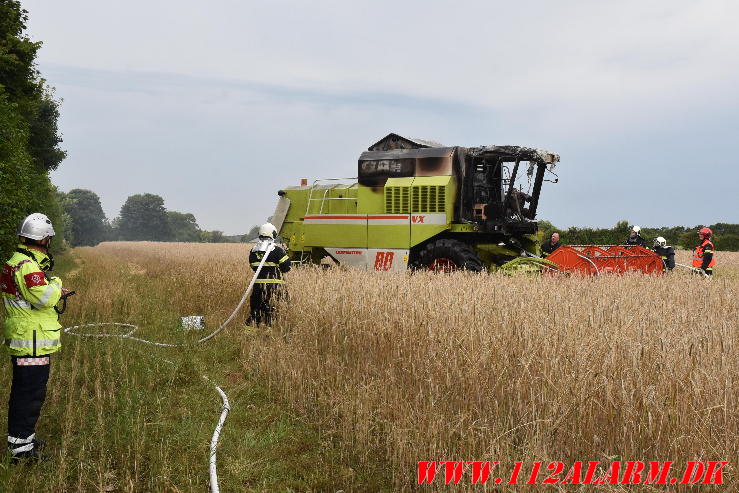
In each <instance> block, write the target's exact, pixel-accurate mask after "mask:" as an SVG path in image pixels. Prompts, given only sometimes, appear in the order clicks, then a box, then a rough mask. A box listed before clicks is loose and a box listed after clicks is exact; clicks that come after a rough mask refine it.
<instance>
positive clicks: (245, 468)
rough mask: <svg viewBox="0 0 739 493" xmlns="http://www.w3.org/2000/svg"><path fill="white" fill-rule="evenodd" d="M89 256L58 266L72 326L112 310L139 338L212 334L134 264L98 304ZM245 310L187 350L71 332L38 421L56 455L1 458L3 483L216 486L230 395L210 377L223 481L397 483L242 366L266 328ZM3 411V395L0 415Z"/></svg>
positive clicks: (237, 485)
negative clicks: (213, 458)
mask: <svg viewBox="0 0 739 493" xmlns="http://www.w3.org/2000/svg"><path fill="white" fill-rule="evenodd" d="M80 260H81V259H80ZM80 260H78V261H77V262H75V261H74V259H72V258H71V255H70V254H67V255H65V256H63V257H62V258H60V259H59V261H58V267H57V269H56V274H57V275H60V277H62V279H65V276H69V277H70V279H71V280H70V281H67V282H65V285H67V286H69V287H72V288H74V289H76V290H77V291H78V293H79V294H78V295H77V296H75V297H72V298H71V299H70V301H69V303H70V310H69V313H68V315H65V316H62V325H63V326H65V327H66V326H70V325H76V324H81V323H86V322H93V321H102V320H111V319H110V318H109V317H111V316H112V320H113V321H121V322H127V321H129V320H132V319H133V323H140V324H141V325H142V329H141V330H140V331H139V332H137V336H140V337H143V338H147V339H149V338H150V339H152V340H157V341H187V340H192V339H193V337H197V336H202V335H204V334H203V333H196V334H184V333H182V332H181V331H178V330H177V329H176V328H175V325H176V323H177V317H178V316H179V315H180V314H179V313H175V311H174V309H173V308H171V307H170V306H169V305H168V304H167V303H166V301H165V300H166V297H167V296H168V291H169V290H170V289H171V287H168V286H166V284H165V283H164V282H163V281H162V283H159V281H158V280H156V279H151V278H150V277H147V276H146V275H144V274H143V273H137V272H133V271H132V270H131V269H129V268H126V267H125V265H121V266H120V267H117V268H116V271H115V272H107V275H110V276H111V277H113V278H115V279H116V282H117V283H118V284H122V285H123V286H124V287H125V288H124V295H122V296H121V295H120V294H119V295H118V296H115V299H113V300H111V303H110V306H108V307H105V306H103V305H102V304H99V306H95V305H94V304H91V303H90V302H89V301H88V300H87V298H88V297H89V293H90V292H91V290H92V289H94V288H95V286H96V283H99V282H100V279H99V275H100V272H99V269H91V266H90V265H89V264H90V263H91V262H90V260H89V258H88V260H87V262H82V261H80ZM78 269H80V271H79V272H77V273H76V274H74V275H70V273H71V272H72V271H74V270H78ZM88 269H89V270H91V272H88ZM71 281H73V282H71ZM73 305H75V306H74V307H73ZM241 320H243V317H238V318H237V319H236V320H235V321H234V322H233V323H232V324H231V326H230V327H229V328H227V329H226V330H224V331H223V332H222V333H221V334H219V335H218V336H217V337H215V338H214V339H213V340H211V341H209V342H207V343H205V344H203V345H197V346H190V347H187V348H174V349H173V348H156V347H153V346H149V345H144V344H140V343H137V342H134V341H127V340H121V339H117V338H90V337H75V336H70V335H66V336H64V338H63V349H62V351H61V352H60V353H57V354H55V355H54V356H53V358H52V375H51V379H50V381H49V386H48V394H47V399H46V403H45V405H44V408H43V411H42V415H41V418H40V420H39V423H38V426H37V434H38V436H39V437H40V438H42V439H44V440H46V441H47V444H48V453H49V455H50V456H51V460H49V461H47V462H44V463H41V464H36V465H10V464H8V462H7V460H6V461H5V462H4V463H2V464H0V491H3V492H25V491H54V492H65V491H68V492H77V491H121V492H123V491H137V492H138V491H145V492H149V491H172V492H177V491H207V490H208V484H209V480H208V447H209V443H210V437H211V435H212V433H213V429H214V427H215V424H216V422H217V420H218V416H219V414H220V411H221V400H220V397H219V395H218V394H217V392H216V391H215V389H214V387H213V385H212V384H211V383H209V382H207V381H206V380H204V379H203V378H202V376H203V375H206V376H208V377H209V378H210V379H212V380H213V382H215V383H217V384H219V385H220V386H221V387H222V388H223V390H224V391H225V392H226V393H227V394H228V397H229V400H230V401H231V407H232V411H231V413H230V414H229V416H228V419H227V421H226V425H225V428H224V430H223V433H222V435H221V442H220V446H219V449H218V474H219V483H220V486H221V490H222V491H224V492H229V491H247V492H248V491H338V490H344V491H381V490H384V491H387V490H389V487H388V486H387V485H388V484H389V483H388V481H389V479H388V478H387V477H386V476H384V475H383V474H379V473H378V471H381V466H380V465H379V462H378V467H377V468H372V469H371V470H366V469H365V470H355V469H353V468H352V467H351V464H352V458H351V457H346V456H342V454H341V453H340V452H339V447H338V446H337V443H336V442H335V440H334V439H332V438H330V437H327V436H323V435H321V433H320V430H319V429H317V428H316V427H314V426H312V425H310V424H309V423H306V422H304V421H303V420H301V419H300V418H299V417H298V416H294V415H292V414H291V411H290V406H289V403H286V402H284V401H283V400H282V398H281V396H280V395H278V394H275V393H273V392H271V391H270V390H269V389H268V388H266V387H265V385H264V383H263V382H261V381H259V380H258V379H257V378H255V377H254V376H253V375H251V374H249V373H248V372H247V371H246V370H244V365H243V362H242V360H241V355H242V351H243V345H244V344H257V343H258V337H257V336H255V335H254V334H253V333H250V332H249V331H248V330H247V329H245V328H244V326H243V325H242V324H241ZM211 329H212V327H211ZM90 330H91V331H97V330H96V329H90ZM107 330H110V331H120V330H121V329H107ZM164 359H166V360H169V361H170V362H171V363H170V362H165V361H164ZM3 368H4V370H3V371H0V387H2V388H3V389H4V396H3V397H1V398H0V399H5V400H2V402H6V401H7V399H6V398H7V395H8V393H9V390H10V377H11V372H10V362H9V358H7V357H6V362H5V363H4V366H3ZM6 416H7V407H6V406H5V405H3V406H1V407H0V422H2V423H5V422H6Z"/></svg>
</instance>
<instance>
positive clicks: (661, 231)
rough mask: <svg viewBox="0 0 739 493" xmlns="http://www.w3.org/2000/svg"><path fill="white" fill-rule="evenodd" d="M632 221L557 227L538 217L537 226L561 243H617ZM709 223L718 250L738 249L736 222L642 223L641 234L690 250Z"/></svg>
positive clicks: (621, 240)
mask: <svg viewBox="0 0 739 493" xmlns="http://www.w3.org/2000/svg"><path fill="white" fill-rule="evenodd" d="M633 224H634V223H629V222H628V221H619V222H617V223H616V225H615V226H614V227H612V228H578V227H575V226H572V227H570V228H566V229H563V228H557V227H555V226H554V225H553V224H552V223H550V222H548V221H539V230H540V231H542V232H543V235H544V238H549V236H550V235H551V234H552V233H553V232H555V231H556V232H558V233H559V234H560V241H561V242H562V244H563V245H620V244H623V243H624V242H625V241H626V238H628V236H629V232H630V231H631V227H632V225H633ZM704 226H708V227H709V228H711V230H712V231H713V235H714V236H713V243H714V245H715V246H716V250H718V251H721V250H723V251H732V252H737V251H739V224H728V223H716V224H711V225H704V224H699V225H697V226H692V227H687V226H673V227H658V228H650V227H642V230H641V232H640V234H641V236H642V237H643V238H644V239H646V240H647V243H648V244H649V245H650V246H651V245H652V242H653V241H654V239H655V238H656V237H658V236H661V237H663V238H664V239H666V240H667V244H668V245H672V246H674V247H677V248H683V249H687V250H692V249H693V248H694V247H695V246H696V245H697V244H698V243H699V241H698V234H697V232H698V230H699V229H700V228H702V227H704Z"/></svg>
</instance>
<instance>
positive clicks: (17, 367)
mask: <svg viewBox="0 0 739 493" xmlns="http://www.w3.org/2000/svg"><path fill="white" fill-rule="evenodd" d="M18 237H19V244H18V247H17V249H16V250H15V253H14V254H13V256H12V257H11V258H10V260H8V261H7V262H6V263H5V265H3V268H2V277H0V289H2V298H3V305H4V306H5V323H4V338H5V345H6V346H7V348H8V352H9V353H10V360H11V363H12V365H13V381H12V384H11V388H10V400H9V402H8V451H9V452H10V456H11V461H12V462H18V461H20V460H22V459H27V460H30V461H36V460H39V459H42V458H44V457H43V455H42V454H41V453H40V452H39V448H41V447H43V445H44V443H43V442H42V441H40V440H38V439H36V422H37V421H38V418H39V415H40V414H41V407H42V406H43V404H44V400H45V398H46V384H47V382H48V380H49V370H50V368H51V365H50V364H51V354H52V353H55V352H57V351H59V349H60V348H61V341H60V338H59V336H60V329H61V325H59V321H58V316H57V313H56V311H55V310H54V307H55V305H56V304H57V302H59V300H60V299H61V298H62V297H63V296H66V295H67V293H68V291H67V290H66V289H64V288H62V281H61V279H59V278H58V277H52V276H50V275H49V272H50V271H51V270H52V268H53V267H54V259H53V257H52V256H51V254H50V253H49V246H50V244H51V239H52V238H53V237H54V228H53V226H52V224H51V221H50V220H49V218H48V217H46V216H45V215H43V214H38V213H36V214H31V215H30V216H28V217H26V218H25V219H23V221H21V223H20V225H19V227H18Z"/></svg>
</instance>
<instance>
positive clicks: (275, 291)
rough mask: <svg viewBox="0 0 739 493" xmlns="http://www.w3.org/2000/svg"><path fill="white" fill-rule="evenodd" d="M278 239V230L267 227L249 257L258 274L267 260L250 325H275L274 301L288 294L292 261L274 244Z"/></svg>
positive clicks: (257, 283) (253, 300) (253, 296)
mask: <svg viewBox="0 0 739 493" xmlns="http://www.w3.org/2000/svg"><path fill="white" fill-rule="evenodd" d="M276 239H277V228H275V227H274V226H273V225H272V224H271V223H266V224H263V225H262V226H260V228H259V241H257V243H256V245H254V246H253V247H252V249H251V252H250V253H249V265H250V266H251V268H252V270H254V271H256V270H257V269H258V268H259V264H260V263H261V262H262V259H264V256H265V255H267V258H266V259H265V260H264V264H263V265H262V270H261V271H259V276H258V277H257V279H256V280H255V281H254V290H253V291H252V293H251V299H250V302H251V303H250V304H251V310H250V312H249V318H248V319H247V320H246V324H247V325H255V326H257V325H260V324H264V325H267V326H270V325H272V318H273V316H274V310H275V306H274V300H273V298H275V297H276V296H281V295H284V294H285V288H284V284H285V280H284V279H283V274H284V273H285V272H287V271H289V270H290V258H289V257H288V256H287V254H286V253H285V250H283V249H282V248H281V247H279V246H277V245H275V244H274V242H275V240H276ZM270 247H271V250H270ZM268 250H270V251H269V253H267V251H268Z"/></svg>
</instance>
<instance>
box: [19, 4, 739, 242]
mask: <svg viewBox="0 0 739 493" xmlns="http://www.w3.org/2000/svg"><path fill="white" fill-rule="evenodd" d="M23 5H24V7H25V8H26V9H27V10H28V11H29V15H30V20H29V34H30V36H31V37H32V39H34V40H38V41H43V43H44V45H43V48H42V49H41V52H40V56H39V68H40V70H41V72H42V74H43V75H44V77H45V78H46V79H47V80H48V82H49V84H50V85H52V86H55V87H56V91H57V96H58V97H60V98H63V99H64V102H63V105H62V109H61V111H62V117H61V121H60V125H61V130H62V132H63V134H64V148H65V149H66V150H67V151H68V158H67V160H66V161H65V162H64V163H62V165H61V167H60V168H59V170H58V171H57V172H55V173H54V175H53V180H54V182H55V183H56V184H57V185H59V186H60V188H61V189H62V190H65V191H66V190H70V189H72V188H88V189H91V190H94V191H95V192H97V193H98V194H99V195H100V197H101V200H102V203H103V208H104V209H105V212H106V214H107V215H108V217H109V218H113V217H115V216H116V215H117V214H118V211H119V210H120V207H121V205H122V204H123V202H124V201H125V199H126V197H127V196H128V195H131V194H134V193H146V192H148V193H155V194H159V195H161V196H162V197H164V199H165V205H166V206H167V208H169V209H173V210H178V211H181V212H191V213H193V214H195V216H196V217H197V219H198V222H199V224H200V226H201V227H202V228H204V229H219V230H223V231H225V232H226V233H228V234H235V233H241V232H244V231H246V230H248V229H249V228H250V227H251V226H252V225H254V224H256V223H259V222H262V221H263V220H264V219H266V217H267V216H269V215H270V214H271V212H272V210H273V208H274V203H275V199H276V192H277V190H279V189H280V188H281V187H284V186H287V185H291V184H297V183H298V182H299V180H300V178H309V179H311V180H312V179H315V178H320V177H346V176H354V175H355V174H356V159H357V157H358V156H359V154H360V153H361V152H362V151H363V150H364V149H366V148H367V146H369V145H370V144H372V143H373V142H375V141H376V140H378V139H379V138H381V137H382V136H384V135H385V134H387V133H389V132H396V133H399V134H401V135H408V136H413V137H420V138H425V139H430V140H435V141H438V142H442V143H444V144H446V145H463V146H473V145H486V144H516V145H527V146H533V147H542V148H546V149H549V150H552V151H554V152H557V153H559V154H560V155H561V163H560V165H559V167H558V173H559V176H560V182H559V183H558V184H556V185H553V184H546V185H548V186H547V187H546V188H545V189H544V190H543V192H542V199H541V203H540V207H539V211H540V214H539V216H540V217H541V218H543V219H548V220H550V221H552V222H554V223H555V224H556V225H559V226H569V225H578V226H611V225H613V224H615V223H616V221H618V220H619V219H628V220H629V221H631V222H633V223H637V224H641V225H646V226H657V225H678V224H680V225H695V224H699V223H700V224H703V223H705V224H710V223H715V222H735V223H736V222H739V213H738V212H737V211H738V210H739V194H737V191H736V187H737V182H738V181H739V166H737V165H736V164H735V160H736V157H735V154H736V147H737V146H736V142H737V136H736V134H737V132H738V131H739V111H737V110H738V109H739V91H737V87H739V29H736V19H738V18H739V2H736V1H733V0H723V1H722V0H716V1H696V0H669V1H654V2H644V1H632V0H625V1H619V2H611V1H605V0H603V1H598V0H592V1H586V0H582V1H567V0H560V1H557V2H551V1H546V0H541V1H533V0H522V1H518V2H510V1H506V2H503V1H489V0H478V1H460V0H457V1H454V2H451V1H448V2H447V1H438V2H429V1H425V2H421V1H406V2H398V1H393V2H390V1H384V0H374V1H372V2H366V1H347V0H344V1H315V2H297V1H295V2H285V1H279V0H272V1H269V2H264V1H262V2H252V1H248V0H239V1H237V0H213V1H210V2H202V1H197V2H196V1H192V0H178V1H164V0H162V1H154V2H152V1H146V2H144V1H139V0H127V1H125V2H124V1H118V0H116V1H106V2H92V1H89V0H88V1H80V0H65V1H64V2H50V1H48V0H46V1H41V0H24V1H23Z"/></svg>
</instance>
